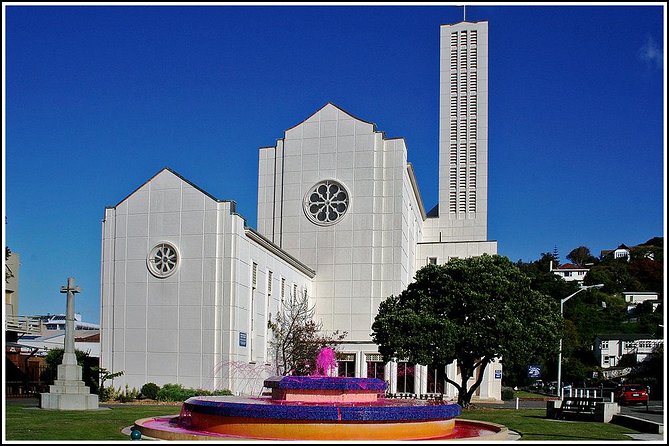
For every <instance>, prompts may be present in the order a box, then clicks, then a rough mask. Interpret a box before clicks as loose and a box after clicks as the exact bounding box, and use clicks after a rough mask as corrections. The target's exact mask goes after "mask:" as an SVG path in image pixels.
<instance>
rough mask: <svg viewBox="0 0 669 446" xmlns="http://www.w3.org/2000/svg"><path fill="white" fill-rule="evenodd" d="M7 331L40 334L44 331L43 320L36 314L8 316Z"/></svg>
mask: <svg viewBox="0 0 669 446" xmlns="http://www.w3.org/2000/svg"><path fill="white" fill-rule="evenodd" d="M5 331H16V332H19V333H26V334H40V333H42V320H41V319H40V318H38V317H34V316H6V317H5Z"/></svg>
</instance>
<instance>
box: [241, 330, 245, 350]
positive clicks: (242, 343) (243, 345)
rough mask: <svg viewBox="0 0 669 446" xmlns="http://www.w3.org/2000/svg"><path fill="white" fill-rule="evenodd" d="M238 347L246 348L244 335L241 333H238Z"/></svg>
mask: <svg viewBox="0 0 669 446" xmlns="http://www.w3.org/2000/svg"><path fill="white" fill-rule="evenodd" d="M239 346H240V347H246V333H244V332H243V331H240V332H239Z"/></svg>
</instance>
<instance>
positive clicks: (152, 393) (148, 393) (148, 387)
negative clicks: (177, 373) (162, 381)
mask: <svg viewBox="0 0 669 446" xmlns="http://www.w3.org/2000/svg"><path fill="white" fill-rule="evenodd" d="M159 390H160V386H159V385H158V384H155V383H146V384H144V385H143V386H142V390H141V392H142V396H143V397H144V398H149V399H152V400H155V399H156V398H157V396H158V391H159Z"/></svg>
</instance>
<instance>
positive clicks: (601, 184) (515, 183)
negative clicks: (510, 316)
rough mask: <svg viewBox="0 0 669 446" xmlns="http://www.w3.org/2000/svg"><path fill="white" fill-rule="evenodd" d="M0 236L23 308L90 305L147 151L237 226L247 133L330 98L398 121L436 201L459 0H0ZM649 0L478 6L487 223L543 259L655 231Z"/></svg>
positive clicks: (661, 43)
mask: <svg viewBox="0 0 669 446" xmlns="http://www.w3.org/2000/svg"><path fill="white" fill-rule="evenodd" d="M3 8H4V13H5V21H6V27H5V29H4V31H5V35H4V38H5V58H6V59H5V61H6V64H5V65H4V66H5V71H4V73H3V74H4V78H5V88H6V96H5V104H4V106H5V110H4V111H5V114H4V116H5V122H4V125H5V140H4V146H3V155H4V161H5V162H4V163H3V168H4V171H3V181H4V184H3V193H4V197H3V198H4V200H3V203H4V204H3V213H4V216H5V217H6V220H5V221H6V223H5V231H4V235H3V237H4V238H5V240H4V241H5V244H6V245H7V246H9V247H10V248H11V249H12V250H13V251H16V252H18V253H19V254H20V256H21V271H20V304H19V312H20V313H21V314H46V313H48V312H51V313H58V312H63V311H64V308H65V299H64V295H62V294H60V293H59V290H60V286H61V285H64V284H65V283H66V280H67V277H70V276H73V277H75V278H76V279H77V282H78V284H79V285H80V286H81V289H82V292H81V293H80V294H79V295H77V302H76V309H77V312H80V313H82V314H83V317H84V319H85V320H88V321H91V322H98V321H99V303H98V301H99V293H100V279H99V276H100V242H101V221H102V217H103V211H104V208H105V207H106V206H113V205H116V204H117V203H118V202H119V201H121V200H122V199H123V198H124V197H126V196H127V195H128V194H129V193H131V192H132V191H134V190H135V189H136V188H137V187H139V186H141V185H142V184H143V183H144V182H145V181H146V180H148V179H149V178H150V177H151V176H153V175H154V174H155V173H156V172H158V171H159V170H160V169H162V168H163V167H170V168H172V169H173V170H175V171H176V172H178V173H179V174H181V175H182V176H184V177H185V178H187V179H188V180H190V181H191V182H193V183H194V184H196V185H198V186H199V187H201V188H202V189H204V190H206V191H207V192H209V193H210V194H211V195H213V196H215V197H217V198H219V199H231V200H235V201H236V202H237V205H238V210H239V212H240V213H241V214H242V215H243V216H244V217H246V219H247V222H248V224H249V225H250V226H252V227H255V226H256V198H257V175H256V174H257V159H258V148H259V147H265V146H271V145H274V144H275V142H276V140H277V139H278V138H281V137H283V132H284V130H285V129H288V128H290V127H292V126H294V125H295V124H297V123H299V122H301V121H302V120H304V119H305V118H307V117H308V116H309V115H311V114H312V113H314V112H315V111H316V110H318V109H319V108H320V107H322V106H323V105H325V104H326V103H327V102H332V103H334V104H336V105H337V106H339V107H341V108H343V109H344V110H346V111H348V112H349V113H351V114H353V115H354V116H357V117H359V118H361V119H363V120H366V121H371V122H374V123H375V124H376V125H377V129H378V130H380V131H383V132H385V134H386V136H388V137H404V138H405V140H406V144H407V147H408V157H409V161H410V162H412V163H413V165H414V168H415V170H416V174H417V178H418V183H419V186H420V190H421V193H422V196H423V201H424V203H425V206H426V207H427V208H431V207H432V206H433V205H434V204H436V201H437V191H438V184H437V179H438V171H437V166H438V118H439V111H438V105H439V25H440V24H448V23H455V22H459V21H461V20H462V17H463V11H462V8H461V7H455V6H449V5H445V4H443V5H429V6H401V5H397V4H391V5H387V6H356V5H348V6H329V7H328V6H271V7H270V6H220V5H219V6H214V5H208V6H191V7H188V6H182V5H178V4H170V5H169V6H25V5H16V6H12V5H9V6H8V5H7V4H6V3H5V4H3ZM664 14H665V10H664V6H661V5H660V4H655V5H646V6H625V5H609V6H542V5H536V6H528V5H517V6H495V5H490V6H476V5H471V6H468V7H467V19H468V20H469V21H479V20H487V21H488V22H489V25H488V26H489V123H488V124H489V172H488V173H489V182H488V187H489V196H488V199H489V207H488V214H489V217H488V237H489V239H491V240H497V241H498V249H499V254H501V255H505V256H507V257H509V258H510V259H511V260H513V261H517V260H519V259H521V260H523V261H533V260H536V259H538V258H539V257H540V256H541V253H543V252H552V251H553V249H554V247H557V249H558V252H559V254H560V256H561V260H562V261H566V259H565V256H566V255H567V254H568V253H569V251H571V250H572V249H574V248H576V247H579V246H587V247H588V248H590V250H591V251H592V252H593V254H595V255H599V253H600V251H601V250H602V249H610V248H615V247H617V246H618V245H619V244H621V243H625V244H628V245H635V244H639V243H643V242H645V241H646V240H648V239H650V238H652V237H655V236H663V235H665V232H666V225H665V212H664V211H665V208H664V202H665V196H664V194H665V186H666V171H665V167H664V166H665V165H666V162H665V161H666V158H665V157H666V145H665V144H666V142H665V139H664V135H665V127H664V118H665V116H664V104H665V100H666V91H665V71H664V66H665V62H664V58H663V54H664V52H665V43H666V36H665V35H664V34H663V26H664Z"/></svg>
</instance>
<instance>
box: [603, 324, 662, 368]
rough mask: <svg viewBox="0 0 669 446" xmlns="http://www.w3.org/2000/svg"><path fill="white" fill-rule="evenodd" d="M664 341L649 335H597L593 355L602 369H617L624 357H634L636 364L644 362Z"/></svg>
mask: <svg viewBox="0 0 669 446" xmlns="http://www.w3.org/2000/svg"><path fill="white" fill-rule="evenodd" d="M663 344H664V340H663V339H659V338H656V337H654V336H653V335H650V334H627V333H618V334H598V335H597V336H596V337H595V340H594V342H593V346H592V347H593V353H594V355H595V358H597V363H598V364H599V366H600V367H601V368H602V369H608V368H612V367H618V364H619V363H620V359H621V358H622V357H623V356H624V355H630V354H631V355H634V357H635V359H636V362H637V363H639V362H642V361H644V360H645V359H646V358H647V357H648V356H649V355H650V354H651V353H652V352H653V349H655V348H656V347H657V346H659V345H663Z"/></svg>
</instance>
